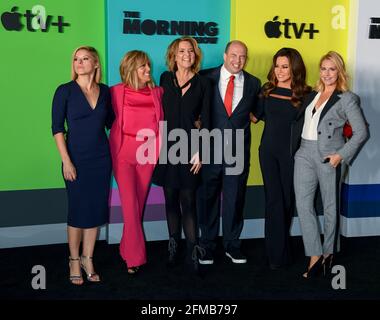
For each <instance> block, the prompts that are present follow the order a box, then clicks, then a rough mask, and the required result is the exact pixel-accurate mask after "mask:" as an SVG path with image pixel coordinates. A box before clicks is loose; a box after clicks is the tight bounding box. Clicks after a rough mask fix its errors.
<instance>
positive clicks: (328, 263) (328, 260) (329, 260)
mask: <svg viewBox="0 0 380 320" xmlns="http://www.w3.org/2000/svg"><path fill="white" fill-rule="evenodd" d="M332 266H333V255H332V254H329V255H328V256H327V257H325V258H324V259H323V275H324V276H326V275H327V274H329V273H331V269H332Z"/></svg>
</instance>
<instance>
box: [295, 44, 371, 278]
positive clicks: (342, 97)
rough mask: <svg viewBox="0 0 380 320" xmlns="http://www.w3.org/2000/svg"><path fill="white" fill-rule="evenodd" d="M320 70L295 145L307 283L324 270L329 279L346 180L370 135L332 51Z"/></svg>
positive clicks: (302, 111) (298, 122) (300, 118)
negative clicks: (347, 132) (346, 131)
mask: <svg viewBox="0 0 380 320" xmlns="http://www.w3.org/2000/svg"><path fill="white" fill-rule="evenodd" d="M319 66H320V78H319V81H318V83H317V85H316V88H315V90H314V91H313V92H312V93H311V94H310V95H309V96H308V97H307V98H306V99H305V102H304V105H303V107H302V108H301V109H300V111H299V114H298V117H297V120H296V122H295V123H294V126H293V132H292V135H293V139H294V140H293V141H294V143H295V144H296V143H297V142H299V140H300V148H299V149H298V151H297V153H296V154H295V164H294V189H295V195H296V207H297V212H298V216H299V221H300V224H301V231H302V238H303V243H304V247H305V254H306V256H308V257H310V261H309V264H308V267H307V270H306V272H305V273H304V274H303V277H304V278H312V277H316V276H318V275H320V274H321V273H322V271H323V272H324V273H325V274H326V272H328V271H329V268H331V266H332V259H333V255H334V253H336V252H338V251H339V216H340V187H341V182H342V177H343V175H344V171H345V168H346V165H349V164H351V162H352V160H353V158H354V157H355V155H356V154H357V153H358V151H359V149H360V147H361V146H362V144H363V143H364V141H365V140H366V138H367V134H368V133H367V126H366V122H365V120H364V117H363V114H362V112H361V109H360V102H359V97H358V96H357V95H355V94H354V93H352V92H351V91H349V90H348V83H347V82H348V81H347V78H348V77H347V73H346V70H345V65H344V61H343V59H342V57H341V56H340V55H339V54H338V53H337V52H334V51H330V52H328V53H327V54H326V55H324V56H323V57H322V58H321V60H320V64H319ZM347 121H348V122H349V123H350V125H351V127H352V132H353V135H352V137H351V138H350V139H346V138H345V137H344V136H343V127H344V125H345V123H346V122H347ZM297 139H298V141H297ZM318 185H319V188H320V191H321V195H322V203H323V216H324V223H323V233H324V240H323V243H322V242H321V238H320V233H319V230H318V221H317V215H316V213H315V209H314V197H315V193H316V190H317V187H318Z"/></svg>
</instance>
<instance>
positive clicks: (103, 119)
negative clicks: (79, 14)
mask: <svg viewBox="0 0 380 320" xmlns="http://www.w3.org/2000/svg"><path fill="white" fill-rule="evenodd" d="M100 80H101V66H100V60H99V56H98V53H97V51H96V49H94V48H92V47H86V46H82V47H79V48H78V49H76V50H75V51H74V53H73V60H72V81H70V82H68V83H65V84H62V85H60V86H59V87H58V88H57V90H56V92H55V95H54V99H53V107H52V132H53V135H54V138H55V141H56V144H57V148H58V151H59V153H60V156H61V158H62V173H63V177H64V180H65V184H66V189H67V195H68V222H67V224H68V226H67V235H68V242H69V249H70V257H69V266H70V278H69V279H70V281H71V283H72V284H75V285H81V284H83V278H82V276H81V268H82V269H83V270H84V272H85V273H86V277H87V280H88V281H91V282H99V281H100V277H99V275H98V274H96V273H95V271H94V266H93V263H92V256H93V251H94V247H95V241H96V238H97V234H98V227H99V226H101V225H103V224H105V223H107V222H108V218H109V205H108V198H109V190H110V181H111V170H112V166H111V157H110V151H109V145H108V138H107V135H106V132H105V128H106V127H107V128H108V129H109V128H110V127H111V125H112V121H113V118H114V116H113V111H112V106H111V99H110V93H109V88H108V87H107V86H106V85H104V84H101V83H100ZM65 123H66V128H67V130H66V128H65ZM81 240H82V241H83V243H82V254H81V255H79V247H80V243H81Z"/></svg>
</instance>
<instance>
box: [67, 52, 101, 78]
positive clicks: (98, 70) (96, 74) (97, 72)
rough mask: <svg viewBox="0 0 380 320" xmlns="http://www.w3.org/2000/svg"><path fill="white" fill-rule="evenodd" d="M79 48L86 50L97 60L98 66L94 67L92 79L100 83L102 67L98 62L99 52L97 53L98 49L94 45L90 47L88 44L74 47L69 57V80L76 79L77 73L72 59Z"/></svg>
mask: <svg viewBox="0 0 380 320" xmlns="http://www.w3.org/2000/svg"><path fill="white" fill-rule="evenodd" d="M79 50H86V51H87V52H88V53H89V54H90V55H91V56H92V58H93V59H94V60H95V61H96V62H97V64H98V67H97V68H96V69H95V75H94V79H95V82H96V83H100V81H101V80H102V67H101V64H100V59H99V54H98V51H97V50H96V49H95V48H94V47H90V46H80V47H79V48H76V49H75V50H74V52H73V55H72V58H71V80H76V79H77V78H78V74H77V73H76V72H75V69H74V59H75V55H76V54H77V52H78V51H79Z"/></svg>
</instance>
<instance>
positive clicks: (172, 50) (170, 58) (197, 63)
mask: <svg viewBox="0 0 380 320" xmlns="http://www.w3.org/2000/svg"><path fill="white" fill-rule="evenodd" d="M182 41H187V42H189V43H190V44H191V45H192V47H193V49H194V54H195V60H194V64H193V65H192V66H191V71H192V72H194V73H198V71H199V70H200V68H201V61H202V51H201V49H200V48H199V46H198V43H197V41H196V40H195V39H194V38H192V37H181V38H178V39H175V40H174V41H173V42H172V43H171V44H170V45H169V47H168V50H167V52H166V64H167V66H168V68H169V70H170V71H172V72H174V71H177V69H178V67H177V63H176V62H175V56H176V54H177V51H178V47H179V44H180V42H182Z"/></svg>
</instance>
